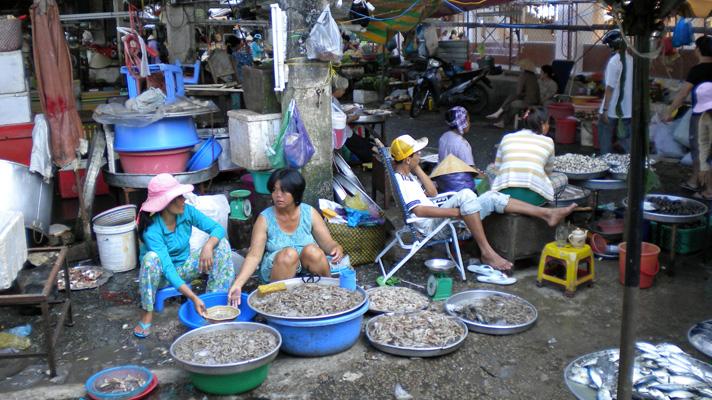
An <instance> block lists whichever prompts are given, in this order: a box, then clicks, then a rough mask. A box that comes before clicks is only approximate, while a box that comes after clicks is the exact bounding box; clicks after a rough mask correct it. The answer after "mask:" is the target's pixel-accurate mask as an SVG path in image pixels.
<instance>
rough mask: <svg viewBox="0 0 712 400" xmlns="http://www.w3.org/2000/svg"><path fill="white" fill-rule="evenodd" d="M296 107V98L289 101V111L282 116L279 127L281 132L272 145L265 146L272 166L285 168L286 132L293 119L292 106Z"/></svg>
mask: <svg viewBox="0 0 712 400" xmlns="http://www.w3.org/2000/svg"><path fill="white" fill-rule="evenodd" d="M293 107H294V100H292V102H291V103H289V107H288V108H287V113H286V114H285V115H284V118H282V125H281V126H280V128H279V134H278V135H277V137H276V138H275V139H274V143H272V145H267V147H266V148H265V153H266V154H267V159H268V160H269V164H270V165H271V166H272V168H274V169H277V168H284V167H285V166H286V165H287V163H286V162H285V161H284V134H285V133H286V132H287V128H288V127H289V121H290V120H291V119H292V108H293Z"/></svg>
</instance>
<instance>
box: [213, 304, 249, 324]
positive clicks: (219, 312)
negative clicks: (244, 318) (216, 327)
mask: <svg viewBox="0 0 712 400" xmlns="http://www.w3.org/2000/svg"><path fill="white" fill-rule="evenodd" d="M238 315H240V310H239V309H238V308H235V307H232V306H213V307H210V308H208V310H207V311H206V313H205V319H206V320H207V321H208V322H209V323H211V324H219V323H221V322H226V321H232V320H234V319H235V318H237V316H238Z"/></svg>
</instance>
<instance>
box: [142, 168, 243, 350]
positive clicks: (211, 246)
mask: <svg viewBox="0 0 712 400" xmlns="http://www.w3.org/2000/svg"><path fill="white" fill-rule="evenodd" d="M192 191H193V185H182V184H180V183H179V182H178V181H177V180H176V178H174V177H173V176H172V175H170V174H159V175H156V176H155V177H153V179H151V181H150V182H149V183H148V198H147V199H146V201H144V202H143V204H142V205H141V209H140V210H139V213H138V234H139V238H140V240H141V255H140V258H141V271H140V273H139V290H140V292H141V308H142V309H143V313H142V315H141V320H140V321H139V323H138V324H137V325H136V327H135V328H134V335H136V336H137V337H140V338H144V337H146V336H148V335H149V334H150V330H151V322H152V320H153V304H154V302H155V298H156V291H158V289H159V288H162V287H164V286H168V285H171V286H173V287H174V288H176V289H178V290H179V291H180V292H181V293H182V294H183V295H184V296H185V297H187V298H188V299H190V300H192V301H193V304H194V305H195V310H196V311H197V312H198V314H201V315H203V314H204V313H205V304H203V301H202V300H200V298H199V297H198V296H197V295H196V294H195V293H193V291H192V290H191V289H190V286H188V285H187V284H186V281H187V282H190V281H191V280H192V279H194V278H196V277H198V276H199V275H200V274H201V273H207V274H209V279H208V286H207V291H208V292H220V291H222V292H227V290H228V288H229V287H230V284H231V283H232V281H233V280H234V279H235V268H234V267H233V265H232V255H231V252H230V244H229V243H228V241H227V239H225V230H224V229H223V227H222V226H220V224H218V223H217V222H215V221H213V220H212V219H210V218H208V217H207V216H206V215H205V214H203V213H202V212H200V211H198V210H197V209H196V208H195V207H193V206H191V205H189V204H185V198H184V197H183V195H184V194H186V193H190V192H192ZM193 227H195V228H197V229H200V230H201V231H203V232H205V233H207V234H209V235H210V238H209V239H208V241H207V242H206V243H205V245H204V246H203V247H202V248H201V249H200V250H199V251H194V252H191V251H190V244H189V240H190V234H191V231H192V229H193Z"/></svg>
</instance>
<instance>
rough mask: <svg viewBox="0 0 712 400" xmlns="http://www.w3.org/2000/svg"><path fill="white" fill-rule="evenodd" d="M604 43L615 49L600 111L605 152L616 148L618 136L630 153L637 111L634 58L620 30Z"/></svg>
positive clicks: (611, 32) (607, 71)
mask: <svg viewBox="0 0 712 400" xmlns="http://www.w3.org/2000/svg"><path fill="white" fill-rule="evenodd" d="M602 42H603V44H605V45H607V46H608V47H610V48H611V51H612V55H611V58H610V59H609V60H608V64H607V65H606V73H605V78H604V79H605V82H606V91H605V94H604V95H603V101H602V102H601V108H600V109H599V111H598V114H599V118H598V137H599V141H600V144H601V154H606V153H610V152H611V151H613V138H614V137H617V138H618V143H619V144H620V145H621V147H623V150H624V151H625V152H626V153H628V152H630V133H631V125H630V118H631V115H632V112H633V57H631V55H630V54H628V52H627V51H626V48H627V46H626V44H625V40H624V38H623V35H622V34H621V32H620V31H619V30H612V31H608V32H607V33H606V34H605V35H604V36H603V39H602Z"/></svg>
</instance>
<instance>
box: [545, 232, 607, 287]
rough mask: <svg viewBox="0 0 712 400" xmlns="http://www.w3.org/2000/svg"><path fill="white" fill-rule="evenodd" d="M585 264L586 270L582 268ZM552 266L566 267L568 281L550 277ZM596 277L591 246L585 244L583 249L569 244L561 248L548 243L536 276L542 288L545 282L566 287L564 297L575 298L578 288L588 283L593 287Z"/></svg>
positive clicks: (554, 243) (553, 243)
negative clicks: (549, 268) (550, 267)
mask: <svg viewBox="0 0 712 400" xmlns="http://www.w3.org/2000/svg"><path fill="white" fill-rule="evenodd" d="M582 263H585V264H586V268H585V269H582V268H580V266H581V264H582ZM552 264H558V265H561V266H564V267H565V269H566V279H561V278H559V277H557V276H555V275H550V274H549V272H550V271H549V270H548V268H547V267H549V266H551V265H552ZM594 277H595V272H594V265H593V252H592V251H591V246H589V245H587V244H585V245H583V247H579V248H576V247H573V246H571V245H570V244H567V245H566V246H564V247H559V246H557V245H556V242H550V243H547V244H546V246H544V250H543V251H542V252H541V259H540V260H539V271H538V272H537V275H536V284H537V286H539V287H541V286H542V285H543V283H544V281H549V282H553V283H556V284H559V285H562V286H564V288H565V289H566V290H565V292H564V295H565V296H567V297H573V296H574V293H576V288H577V287H578V286H579V285H581V284H583V283H586V282H589V286H591V285H593V279H594Z"/></svg>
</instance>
